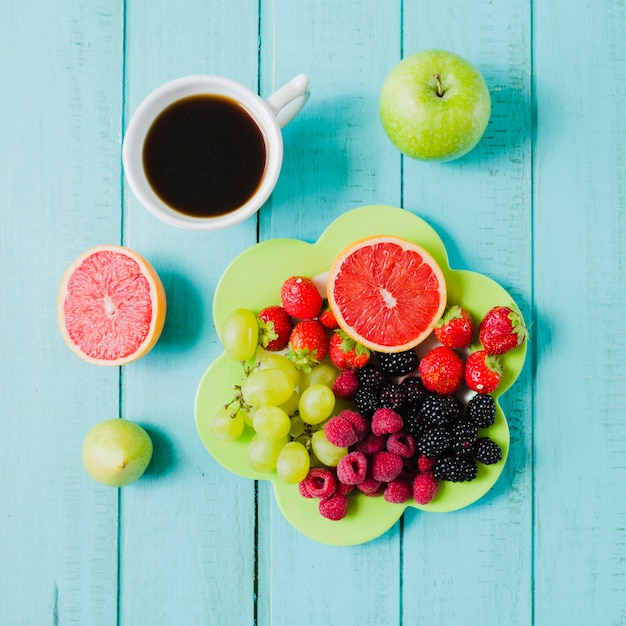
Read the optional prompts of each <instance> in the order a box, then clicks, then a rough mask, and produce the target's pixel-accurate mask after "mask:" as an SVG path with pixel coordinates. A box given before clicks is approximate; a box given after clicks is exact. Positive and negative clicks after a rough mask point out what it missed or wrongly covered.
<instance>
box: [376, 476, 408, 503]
mask: <svg viewBox="0 0 626 626" xmlns="http://www.w3.org/2000/svg"><path fill="white" fill-rule="evenodd" d="M411 495H412V490H411V486H410V485H409V483H407V482H406V481H405V480H399V479H396V480H392V481H390V482H389V483H387V487H385V491H384V492H383V497H384V498H385V500H386V501H387V502H391V503H392V504H402V503H403V502H406V501H407V500H408V499H409V498H410V497H411Z"/></svg>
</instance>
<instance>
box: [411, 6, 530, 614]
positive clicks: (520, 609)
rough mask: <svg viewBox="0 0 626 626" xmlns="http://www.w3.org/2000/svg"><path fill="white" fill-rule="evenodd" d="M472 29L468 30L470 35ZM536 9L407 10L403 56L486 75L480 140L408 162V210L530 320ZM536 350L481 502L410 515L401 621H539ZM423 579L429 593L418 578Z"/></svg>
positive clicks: (454, 259) (516, 390)
mask: <svg viewBox="0 0 626 626" xmlns="http://www.w3.org/2000/svg"><path fill="white" fill-rule="evenodd" d="M461 25H462V26H461ZM530 29H531V23H530V5H529V3H527V2H521V1H516V2H504V1H496V2H490V3H486V2H483V3H479V4H476V3H469V2H461V3H458V2H454V3H453V2H439V3H437V4H427V3H422V2H413V1H405V3H404V39H403V42H404V44H403V45H404V51H403V52H404V56H408V55H409V54H411V53H413V52H417V51H418V50H421V49H425V48H443V49H449V50H452V51H454V52H456V53H458V54H460V55H461V56H464V57H465V58H467V59H468V60H469V61H470V62H472V63H474V64H475V65H476V66H477V67H478V68H479V69H480V70H481V72H482V73H483V75H484V77H485V80H486V81H487V84H488V86H489V89H490V93H491V96H492V116H491V120H490V123H489V126H488V128H487V131H486V133H485V136H484V137H483V139H482V141H481V142H480V143H479V144H478V146H477V147H476V148H475V149H474V151H472V152H471V153H470V154H468V155H466V156H465V157H463V158H462V159H459V160H457V161H453V162H450V163H445V164H439V163H423V162H418V161H414V160H412V159H409V158H405V159H404V170H403V172H404V175H403V202H404V206H405V208H407V209H409V210H411V211H413V212H415V213H417V214H419V215H422V216H423V217H424V218H425V219H426V220H427V221H428V222H429V223H430V224H431V225H433V226H434V227H435V228H436V230H437V231H438V232H439V234H440V235H441V236H442V238H443V240H444V243H445V244H446V247H447V250H448V254H449V258H450V264H451V266H452V267H454V268H460V269H470V270H474V271H477V272H480V273H482V274H485V275H487V276H489V277H491V278H493V279H494V280H496V281H498V282H499V283H500V284H502V285H503V286H504V287H505V288H506V289H507V290H509V291H510V293H511V294H512V295H513V297H514V298H515V299H516V301H517V302H518V303H519V305H520V306H521V307H522V311H523V313H524V315H525V317H526V318H527V320H530V319H531V315H532V249H531V247H530V245H529V241H530V240H531V233H532V206H531V196H530V194H529V189H530V186H531V184H532V171H531V135H532V128H531V107H530V93H531V66H530ZM531 362H532V350H530V351H529V357H528V361H527V365H526V368H525V370H524V372H523V374H522V376H521V377H520V378H519V379H518V380H517V382H516V383H515V386H514V387H513V388H512V389H511V390H510V391H509V392H507V394H505V396H504V397H503V398H502V407H503V409H504V412H505V414H506V415H507V417H508V422H509V427H510V430H511V449H510V455H509V458H508V460H507V465H506V468H505V471H504V473H503V475H502V476H501V477H500V479H499V481H498V483H497V484H496V485H495V486H494V488H493V489H492V490H491V492H490V493H488V494H487V495H486V496H485V497H484V498H483V499H482V500H481V501H479V502H478V503H476V504H474V505H472V506H471V507H469V508H467V509H464V510H461V511H458V512H454V513H448V514H443V515H435V514H424V513H420V512H414V513H412V514H407V515H406V516H405V518H406V519H405V525H404V543H403V564H404V570H403V577H402V580H403V586H404V592H403V615H404V620H405V622H406V623H410V622H411V621H412V620H413V619H414V616H415V615H420V616H428V618H429V619H430V620H431V621H432V622H433V623H442V624H447V623H454V622H455V621H459V620H460V621H463V622H464V623H472V624H478V623H506V624H527V623H530V622H531V620H532V591H533V590H532V582H531V579H532V460H531V449H532V386H531ZM418 578H419V581H420V582H419V584H417V585H416V584H415V582H414V581H415V580H416V579H418Z"/></svg>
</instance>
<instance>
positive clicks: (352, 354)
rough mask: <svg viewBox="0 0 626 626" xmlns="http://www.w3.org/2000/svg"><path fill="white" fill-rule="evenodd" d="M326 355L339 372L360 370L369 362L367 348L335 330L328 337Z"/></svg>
mask: <svg viewBox="0 0 626 626" xmlns="http://www.w3.org/2000/svg"><path fill="white" fill-rule="evenodd" d="M328 355H329V356H330V360H331V361H332V362H333V365H335V366H336V367H338V368H339V369H341V370H356V369H360V368H361V367H364V366H365V365H367V364H368V362H369V360H370V350H369V348H366V347H365V346H363V345H361V344H360V343H357V342H356V341H355V340H354V339H351V338H350V337H348V335H346V333H345V332H344V331H343V330H336V331H335V332H333V334H332V335H331V336H330V344H329V348H328Z"/></svg>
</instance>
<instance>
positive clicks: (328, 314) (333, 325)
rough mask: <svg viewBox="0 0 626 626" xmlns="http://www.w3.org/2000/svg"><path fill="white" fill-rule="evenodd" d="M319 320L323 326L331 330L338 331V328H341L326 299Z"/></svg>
mask: <svg viewBox="0 0 626 626" xmlns="http://www.w3.org/2000/svg"><path fill="white" fill-rule="evenodd" d="M317 319H318V320H319V321H320V323H321V324H322V326H324V327H326V328H328V329H330V330H336V329H337V328H339V324H338V323H337V318H336V317H335V314H334V313H333V312H332V310H331V308H330V306H329V305H328V300H326V298H324V300H323V303H322V310H321V311H320V314H319V315H318V317H317Z"/></svg>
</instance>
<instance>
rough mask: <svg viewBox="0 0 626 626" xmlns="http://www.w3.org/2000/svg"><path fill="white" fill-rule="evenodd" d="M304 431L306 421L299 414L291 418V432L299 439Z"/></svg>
mask: <svg viewBox="0 0 626 626" xmlns="http://www.w3.org/2000/svg"><path fill="white" fill-rule="evenodd" d="M303 432H304V422H303V421H302V418H301V417H300V416H299V415H294V416H293V417H292V418H291V428H290V429H289V434H290V435H291V436H292V437H293V438H294V439H297V438H298V437H300V435H302V433H303Z"/></svg>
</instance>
